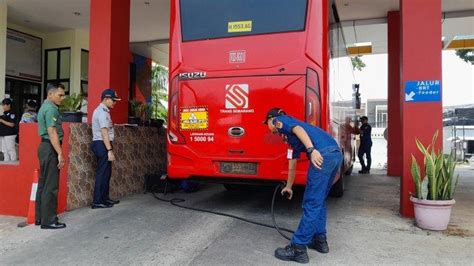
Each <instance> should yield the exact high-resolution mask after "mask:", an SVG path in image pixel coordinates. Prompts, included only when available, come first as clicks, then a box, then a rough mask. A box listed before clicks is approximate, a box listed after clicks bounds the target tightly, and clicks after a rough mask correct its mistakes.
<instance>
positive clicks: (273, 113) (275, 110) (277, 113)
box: [263, 107, 286, 125]
mask: <svg viewBox="0 0 474 266" xmlns="http://www.w3.org/2000/svg"><path fill="white" fill-rule="evenodd" d="M285 114H286V113H285V112H284V111H283V109H281V108H278V107H275V108H272V109H270V110H268V112H267V115H266V116H265V120H263V123H264V124H265V125H266V124H267V121H268V119H270V118H273V117H277V116H280V115H285Z"/></svg>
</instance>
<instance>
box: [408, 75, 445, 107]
mask: <svg viewBox="0 0 474 266" xmlns="http://www.w3.org/2000/svg"><path fill="white" fill-rule="evenodd" d="M439 101H441V81H439V80H416V81H407V82H406V83H405V102H413V103H416V102H439Z"/></svg>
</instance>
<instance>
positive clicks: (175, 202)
mask: <svg viewBox="0 0 474 266" xmlns="http://www.w3.org/2000/svg"><path fill="white" fill-rule="evenodd" d="M284 185H285V184H284V183H283V184H279V185H277V186H276V187H275V191H274V192H273V197H272V204H271V214H272V222H273V225H270V224H264V223H261V222H256V221H252V220H249V219H245V218H242V217H239V216H236V215H233V214H228V213H223V212H216V211H211V210H206V209H200V208H194V207H188V206H184V205H181V204H180V203H183V202H185V201H186V200H185V199H181V198H172V199H164V198H160V197H159V196H158V195H157V194H156V193H155V190H154V189H152V194H153V197H155V198H156V199H157V200H159V201H163V202H168V203H170V204H171V205H173V206H176V207H179V208H183V209H187V210H193V211H199V212H205V213H211V214H215V215H220V216H225V217H230V218H234V219H237V220H240V221H243V222H246V223H251V224H255V225H259V226H264V227H268V228H274V229H276V230H277V232H278V233H279V234H280V235H281V236H282V237H284V238H286V239H288V240H290V237H288V236H287V235H285V234H284V233H283V232H282V231H285V232H288V233H291V234H293V233H294V231H292V230H290V229H287V228H280V227H278V225H277V223H276V219H275V213H274V207H275V199H276V195H277V192H278V190H279V189H281V188H283V187H284ZM166 189H167V182H166V184H165V189H164V192H163V194H164V195H166Z"/></svg>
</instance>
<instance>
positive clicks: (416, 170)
mask: <svg viewBox="0 0 474 266" xmlns="http://www.w3.org/2000/svg"><path fill="white" fill-rule="evenodd" d="M411 175H412V177H413V182H414V183H415V189H416V197H417V198H419V199H422V198H421V174H420V166H419V165H418V162H417V161H416V158H415V156H413V154H412V155H411Z"/></svg>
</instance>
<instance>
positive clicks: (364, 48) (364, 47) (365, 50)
mask: <svg viewBox="0 0 474 266" xmlns="http://www.w3.org/2000/svg"><path fill="white" fill-rule="evenodd" d="M347 53H348V54H349V55H364V54H371V53H372V43H371V42H359V43H354V44H353V45H348V46H347Z"/></svg>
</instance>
